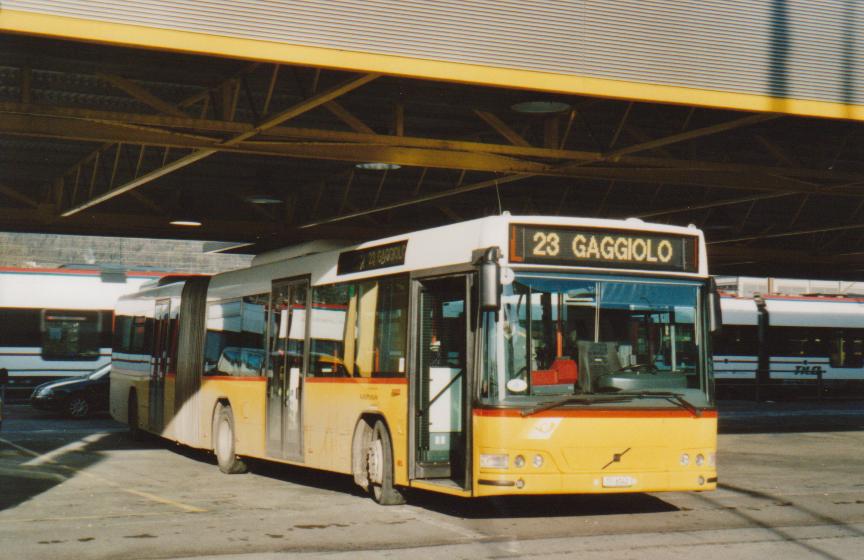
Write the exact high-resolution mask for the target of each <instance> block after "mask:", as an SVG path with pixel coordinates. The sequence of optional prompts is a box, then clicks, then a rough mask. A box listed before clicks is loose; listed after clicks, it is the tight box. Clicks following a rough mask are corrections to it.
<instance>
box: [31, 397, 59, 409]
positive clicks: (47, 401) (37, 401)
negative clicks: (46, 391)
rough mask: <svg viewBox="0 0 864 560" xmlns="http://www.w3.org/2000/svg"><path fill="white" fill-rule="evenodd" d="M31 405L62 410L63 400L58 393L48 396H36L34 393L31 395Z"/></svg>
mask: <svg viewBox="0 0 864 560" xmlns="http://www.w3.org/2000/svg"><path fill="white" fill-rule="evenodd" d="M30 405H31V406H32V407H33V408H38V409H39V410H51V411H55V410H60V409H61V408H62V407H63V402H62V401H60V400H59V399H58V398H57V396H56V395H47V396H38V397H37V396H36V395H32V396H31V397H30Z"/></svg>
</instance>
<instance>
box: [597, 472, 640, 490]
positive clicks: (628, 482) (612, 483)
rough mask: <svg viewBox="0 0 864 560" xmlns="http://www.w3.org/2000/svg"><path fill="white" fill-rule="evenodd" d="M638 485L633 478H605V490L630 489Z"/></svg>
mask: <svg viewBox="0 0 864 560" xmlns="http://www.w3.org/2000/svg"><path fill="white" fill-rule="evenodd" d="M635 484H636V479H635V478H633V477H632V476H621V475H619V476H604V477H603V488H629V487H631V486H633V485H635Z"/></svg>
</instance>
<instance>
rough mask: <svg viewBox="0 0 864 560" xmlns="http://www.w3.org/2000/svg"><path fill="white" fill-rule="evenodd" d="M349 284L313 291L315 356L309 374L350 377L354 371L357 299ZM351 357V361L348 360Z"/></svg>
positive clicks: (320, 287)
mask: <svg viewBox="0 0 864 560" xmlns="http://www.w3.org/2000/svg"><path fill="white" fill-rule="evenodd" d="M353 296H354V287H353V286H352V285H349V284H339V285H335V286H319V287H316V288H314V289H313V290H312V306H311V308H312V319H311V321H312V324H311V325H310V330H311V335H310V339H311V345H310V353H311V359H310V361H309V374H310V375H312V376H321V377H345V376H350V375H351V373H350V372H353V370H354V342H355V325H356V301H355V303H354V305H353V306H352V307H351V309H349V302H350V301H352V300H354V299H355V298H354V297H353ZM346 355H348V356H350V361H348V360H346Z"/></svg>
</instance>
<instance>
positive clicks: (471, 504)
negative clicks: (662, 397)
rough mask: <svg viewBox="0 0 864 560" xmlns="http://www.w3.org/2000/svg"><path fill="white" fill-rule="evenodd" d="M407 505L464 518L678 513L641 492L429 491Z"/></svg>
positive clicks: (412, 496)
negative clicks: (468, 494) (469, 495)
mask: <svg viewBox="0 0 864 560" xmlns="http://www.w3.org/2000/svg"><path fill="white" fill-rule="evenodd" d="M408 503H409V504H411V505H414V506H417V507H422V508H424V509H429V510H432V511H435V512H438V513H441V514H444V515H449V516H452V517H461V518H466V519H496V518H497V519H501V518H503V519H508V518H513V519H519V518H532V517H588V516H598V515H621V514H624V515H626V514H639V513H667V512H672V511H679V509H678V508H677V507H675V506H673V505H672V504H670V503H668V502H665V501H663V500H661V499H659V498H657V497H654V496H651V495H648V494H642V493H635V494H607V495H603V496H600V495H592V494H582V495H560V496H498V497H493V498H477V499H465V498H457V497H453V496H447V495H442V494H432V493H428V492H411V493H410V494H409V502H408Z"/></svg>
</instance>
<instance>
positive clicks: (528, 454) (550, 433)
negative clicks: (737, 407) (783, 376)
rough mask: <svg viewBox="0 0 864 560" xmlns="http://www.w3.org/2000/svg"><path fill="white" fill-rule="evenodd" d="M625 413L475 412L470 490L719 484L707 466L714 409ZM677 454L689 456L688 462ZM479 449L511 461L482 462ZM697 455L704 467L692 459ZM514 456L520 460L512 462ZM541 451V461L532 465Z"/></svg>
mask: <svg viewBox="0 0 864 560" xmlns="http://www.w3.org/2000/svg"><path fill="white" fill-rule="evenodd" d="M622 416H623V417H615V415H614V414H610V415H609V416H608V417H603V416H588V415H586V416H576V415H573V416H571V415H566V416H565V415H561V416H554V415H550V414H543V415H537V416H529V417H525V418H523V417H521V416H518V415H509V416H508V415H500V416H483V415H475V416H474V420H473V426H474V442H475V447H474V495H475V496H492V495H501V494H565V493H566V494H571V493H572V494H582V493H614V492H660V491H666V490H675V491H678V490H713V489H715V488H716V485H717V484H716V479H717V469H716V466H714V465H713V464H712V465H710V466H709V462H710V461H711V459H709V458H713V457H715V456H716V455H715V454H716V450H717V418H716V415H715V414H713V413H708V414H706V415H704V416H703V417H699V418H696V417H693V416H690V415H689V414H688V415H687V416H681V415H670V416H663V415H661V414H646V415H645V416H644V417H637V416H636V414H635V411H633V413H628V414H626V415H622ZM682 453H687V454H688V457H689V459H690V462H689V464H688V465H686V466H684V465H682V464H681V456H682ZM481 454H507V456H508V461H507V462H508V467H507V468H505V469H498V468H482V467H481V466H480V455H481ZM699 454H701V455H702V456H703V457H704V459H705V462H704V464H703V465H702V466H697V465H696V456H697V455H699ZM517 455H521V456H522V457H523V458H524V459H525V465H524V466H522V467H517V466H515V465H514V463H515V460H516V456H517ZM538 455H539V456H540V457H542V465H541V466H539V467H537V466H535V465H534V464H533V461H534V458H535V456H538ZM616 457H617V460H616ZM604 477H606V478H605V480H604ZM611 477H617V478H611ZM700 477H702V483H701V484H700V483H699V479H700ZM481 481H483V482H484V483H481ZM519 481H521V482H519ZM628 481H629V483H628Z"/></svg>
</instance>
